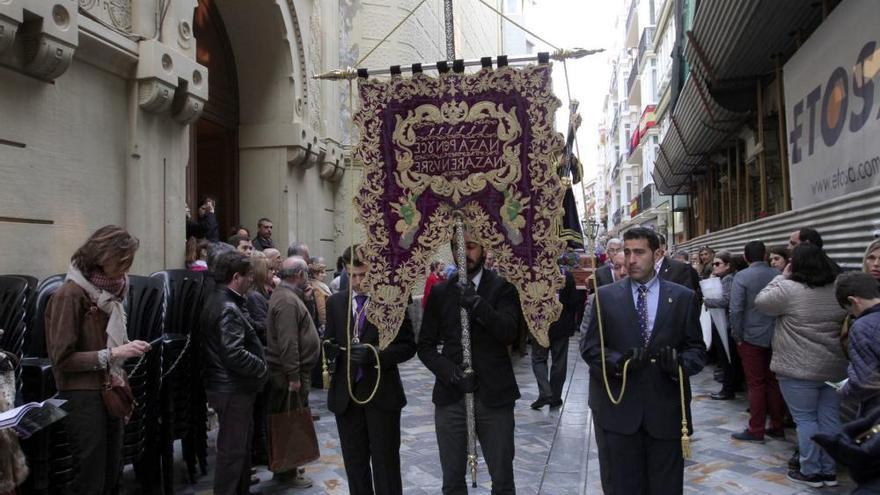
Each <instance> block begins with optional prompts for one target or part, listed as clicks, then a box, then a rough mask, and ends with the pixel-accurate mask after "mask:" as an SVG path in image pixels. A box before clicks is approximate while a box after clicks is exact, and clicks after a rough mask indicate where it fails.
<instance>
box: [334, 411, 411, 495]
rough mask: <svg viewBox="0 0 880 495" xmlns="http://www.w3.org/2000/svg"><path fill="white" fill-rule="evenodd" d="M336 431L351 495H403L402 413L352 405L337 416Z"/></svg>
mask: <svg viewBox="0 0 880 495" xmlns="http://www.w3.org/2000/svg"><path fill="white" fill-rule="evenodd" d="M336 428H337V430H339V443H340V446H341V447H342V460H343V462H344V463H345V475H346V476H347V477H348V492H349V493H350V494H351V495H372V494H373V493H376V494H379V495H398V494H401V493H403V482H402V481H401V478H400V410H399V409H398V410H396V411H384V410H380V409H377V408H375V407H373V406H370V405H367V406H359V405H357V404H354V403H349V404H348V407H346V408H345V411H344V412H343V413H342V414H337V415H336ZM371 464H372V469H371V466H370V465H371ZM374 487H375V492H374Z"/></svg>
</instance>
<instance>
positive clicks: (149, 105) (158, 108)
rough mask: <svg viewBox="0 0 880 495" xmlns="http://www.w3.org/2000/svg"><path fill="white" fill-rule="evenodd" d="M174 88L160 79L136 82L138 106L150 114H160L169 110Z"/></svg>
mask: <svg viewBox="0 0 880 495" xmlns="http://www.w3.org/2000/svg"><path fill="white" fill-rule="evenodd" d="M173 101H174V86H172V85H170V84H168V83H167V82H165V81H162V80H160V79H148V80H141V81H139V82H138V105H140V107H141V108H143V109H144V110H146V111H148V112H151V113H162V112H164V111H166V110H168V109H169V108H171V103H172V102H173Z"/></svg>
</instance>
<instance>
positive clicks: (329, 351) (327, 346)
mask: <svg viewBox="0 0 880 495" xmlns="http://www.w3.org/2000/svg"><path fill="white" fill-rule="evenodd" d="M321 345H323V346H324V357H326V358H327V359H328V360H330V361H332V360H334V359H336V356H338V355H339V344H337V343H336V339H330V340H325V341H324V342H323V343H322V344H321Z"/></svg>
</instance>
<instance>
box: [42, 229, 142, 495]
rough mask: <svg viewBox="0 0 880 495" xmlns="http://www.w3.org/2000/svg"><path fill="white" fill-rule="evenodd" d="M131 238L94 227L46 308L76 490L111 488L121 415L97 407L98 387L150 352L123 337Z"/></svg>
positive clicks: (83, 494) (121, 376) (134, 244)
mask: <svg viewBox="0 0 880 495" xmlns="http://www.w3.org/2000/svg"><path fill="white" fill-rule="evenodd" d="M137 248H138V240H137V239H136V238H134V237H132V235H131V234H129V233H128V232H126V231H125V230H124V229H122V228H120V227H116V226H114V225H107V226H105V227H101V228H100V229H98V230H97V231H96V232H95V233H94V234H92V236H91V237H89V239H88V240H87V241H86V243H85V244H83V245H82V246H81V247H80V248H79V249H78V250H77V251H76V253H74V255H73V257H72V258H71V259H70V268H68V271H67V279H66V281H65V282H64V285H62V286H61V288H59V289H58V291H57V292H56V293H55V294H54V295H53V296H52V299H51V300H50V301H49V306H48V308H47V309H46V347H47V349H48V351H49V357H50V358H51V360H52V372H53V374H54V375H55V384H56V386H57V387H58V390H59V395H60V397H61V398H62V399H65V400H67V410H68V411H69V414H68V416H67V417H66V418H65V419H64V421H65V427H66V429H67V433H68V436H69V440H70V446H71V450H72V451H73V455H74V458H75V459H77V462H78V464H79V471H78V473H77V475H76V477H75V478H74V481H73V483H74V487H73V488H74V491H75V493H78V494H80V495H87V494H88V495H92V494H94V495H101V494H110V493H116V491H117V488H118V483H119V474H120V471H121V470H122V462H121V461H122V432H123V430H122V427H123V423H122V419H121V418H116V417H112V416H111V415H110V414H109V413H108V412H107V409H106V408H105V406H104V401H103V399H102V396H101V389H102V387H103V385H104V383H105V382H106V381H107V379H108V378H109V379H110V380H111V381H112V383H121V382H124V381H125V380H126V376H125V371H124V370H123V369H122V365H123V363H124V362H125V360H126V359H128V358H134V357H139V356H142V355H143V354H144V353H146V352H147V351H149V350H150V345H149V344H148V343H146V342H143V341H140V340H135V341H132V342H129V341H128V336H127V333H126V332H127V330H126V324H125V322H126V319H125V309H124V307H123V305H122V299H123V298H124V297H125V295H126V293H127V291H128V275H127V274H128V270H129V269H130V268H131V263H132V260H133V259H134V254H135V251H137Z"/></svg>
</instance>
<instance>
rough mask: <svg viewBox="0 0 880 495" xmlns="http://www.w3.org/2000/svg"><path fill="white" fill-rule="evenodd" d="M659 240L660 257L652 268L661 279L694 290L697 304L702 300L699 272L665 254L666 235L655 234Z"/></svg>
mask: <svg viewBox="0 0 880 495" xmlns="http://www.w3.org/2000/svg"><path fill="white" fill-rule="evenodd" d="M657 238H658V239H659V240H660V249H659V251H660V256H661V257H660V258H659V259H658V260H657V261H656V262H655V263H654V268H655V270H656V271H657V273H658V274H659V275H660V278H662V279H663V280H668V281H670V282H675V283H676V284H678V285H683V286H685V287H687V288H688V289H690V290H692V291H694V292H696V294H697V305H699V304H702V302H703V291H702V290H700V274H699V273H697V271H696V270H694V267H693V266H691V265H690V264H689V263H683V262H681V261H678V260H676V259H673V258H670V257H669V256H666V237H665V236H664V235H663V234H657Z"/></svg>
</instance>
